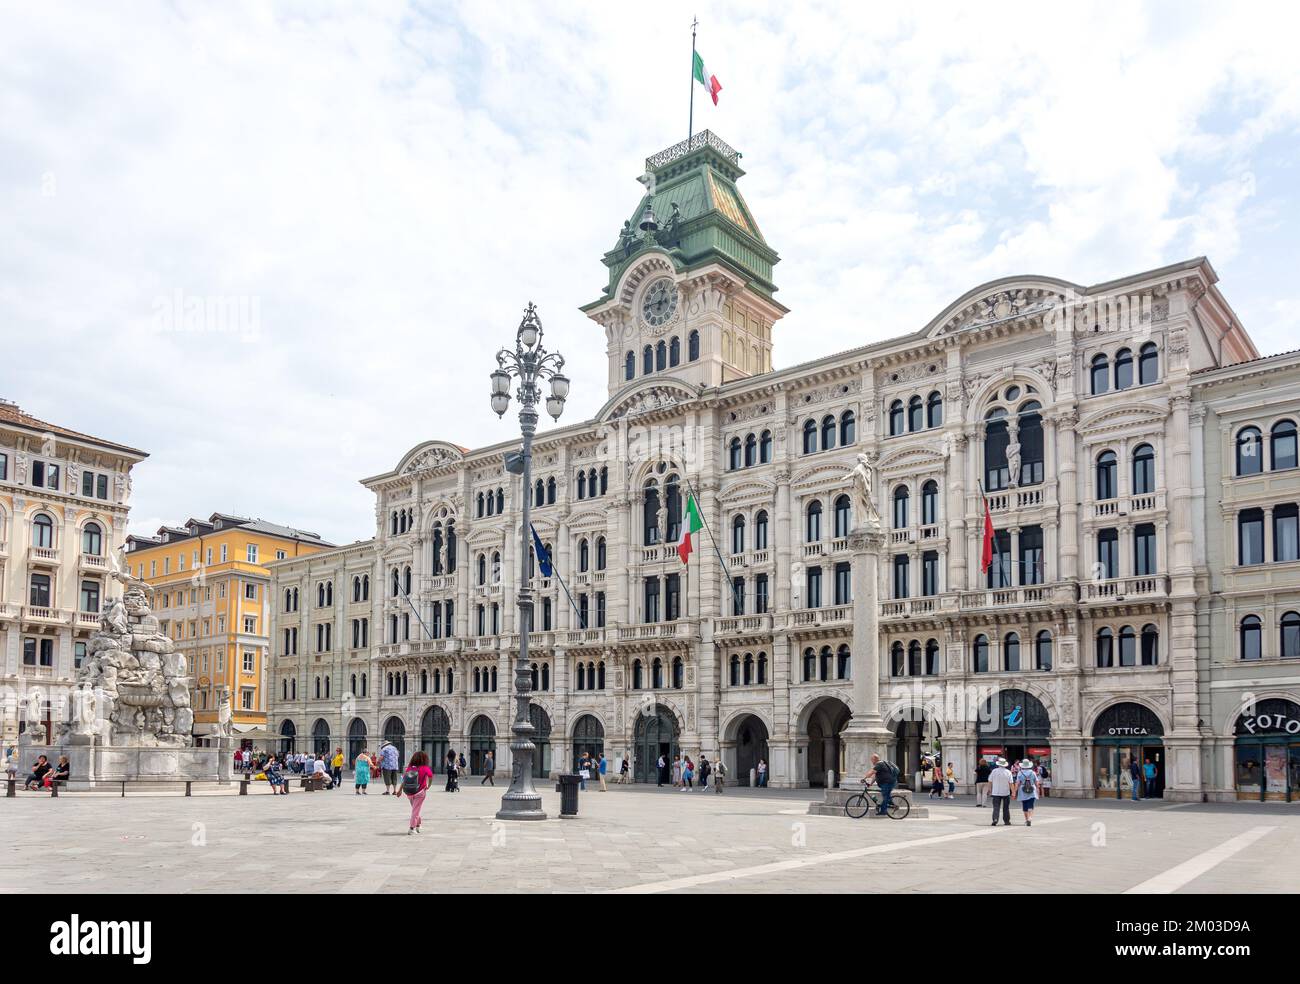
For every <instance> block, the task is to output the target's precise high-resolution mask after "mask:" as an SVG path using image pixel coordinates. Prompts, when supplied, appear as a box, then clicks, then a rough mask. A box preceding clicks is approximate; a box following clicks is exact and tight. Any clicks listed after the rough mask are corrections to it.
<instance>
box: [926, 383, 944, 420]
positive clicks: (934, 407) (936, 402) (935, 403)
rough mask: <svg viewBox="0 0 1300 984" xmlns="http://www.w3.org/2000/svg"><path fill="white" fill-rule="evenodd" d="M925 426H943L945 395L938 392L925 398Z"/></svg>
mask: <svg viewBox="0 0 1300 984" xmlns="http://www.w3.org/2000/svg"><path fill="white" fill-rule="evenodd" d="M925 426H926V427H942V426H943V394H942V393H940V392H939V391H938V390H935V391H934V392H933V393H931V394H930V395H929V396H927V397H926V398H925Z"/></svg>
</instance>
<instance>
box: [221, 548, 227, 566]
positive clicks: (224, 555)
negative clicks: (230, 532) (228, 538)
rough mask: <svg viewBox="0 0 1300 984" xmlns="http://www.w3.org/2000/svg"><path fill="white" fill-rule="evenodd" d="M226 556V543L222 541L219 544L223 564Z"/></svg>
mask: <svg viewBox="0 0 1300 984" xmlns="http://www.w3.org/2000/svg"><path fill="white" fill-rule="evenodd" d="M227 556H228V555H227V553H226V544H224V543H223V544H222V545H221V562H222V563H223V564H224V563H225V562H226V557H227Z"/></svg>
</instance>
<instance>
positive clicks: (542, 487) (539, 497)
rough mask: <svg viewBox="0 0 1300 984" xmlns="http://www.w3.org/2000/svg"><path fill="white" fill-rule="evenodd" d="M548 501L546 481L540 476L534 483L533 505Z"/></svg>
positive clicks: (543, 503)
mask: <svg viewBox="0 0 1300 984" xmlns="http://www.w3.org/2000/svg"><path fill="white" fill-rule="evenodd" d="M545 503H546V483H545V482H543V481H542V480H541V479H540V478H539V479H538V480H537V482H536V483H535V484H534V485H533V505H534V506H541V505H545Z"/></svg>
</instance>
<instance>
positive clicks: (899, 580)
mask: <svg viewBox="0 0 1300 984" xmlns="http://www.w3.org/2000/svg"><path fill="white" fill-rule="evenodd" d="M892 566H893V569H894V597H895V598H906V597H907V596H908V594H909V585H908V581H909V580H911V579H910V577H909V576H908V575H909V573H910V571H911V562H910V561H909V559H908V557H907V554H899V555H898V556H896V557H895V558H894V562H893V565H892Z"/></svg>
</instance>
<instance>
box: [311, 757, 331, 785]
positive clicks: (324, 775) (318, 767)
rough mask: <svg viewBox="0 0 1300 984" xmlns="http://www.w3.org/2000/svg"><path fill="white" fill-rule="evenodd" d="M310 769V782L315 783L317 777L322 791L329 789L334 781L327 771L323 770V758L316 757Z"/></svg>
mask: <svg viewBox="0 0 1300 984" xmlns="http://www.w3.org/2000/svg"><path fill="white" fill-rule="evenodd" d="M311 769H312V773H311V778H312V781H313V782H314V781H316V777H317V776H319V777H320V782H321V788H322V789H329V788H330V787H331V786H332V785H333V784H334V780H333V779H331V778H330V773H329V769H327V768H325V756H323V755H317V756H316V760H315V762H313V763H312V767H311Z"/></svg>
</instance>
